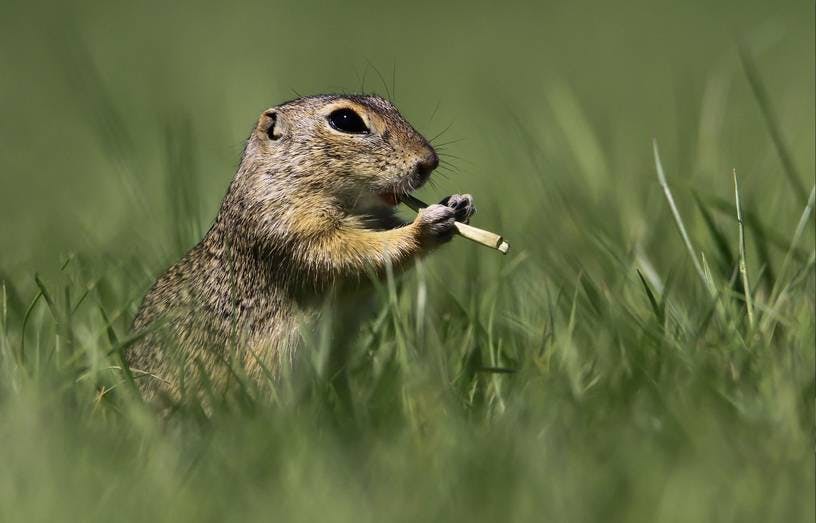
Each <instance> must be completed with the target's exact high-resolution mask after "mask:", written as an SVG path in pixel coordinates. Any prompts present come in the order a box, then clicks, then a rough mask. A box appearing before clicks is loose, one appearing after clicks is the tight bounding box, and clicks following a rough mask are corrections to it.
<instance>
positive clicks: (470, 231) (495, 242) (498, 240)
mask: <svg viewBox="0 0 816 523" xmlns="http://www.w3.org/2000/svg"><path fill="white" fill-rule="evenodd" d="M400 200H401V201H402V203H404V204H405V205H407V206H408V207H410V208H411V209H413V210H414V211H415V212H419V210H420V209H424V208H425V207H428V204H427V203H425V202H423V201H422V200H419V199H417V198H414V197H413V196H411V195H410V194H407V195H405V196H403V197H402V198H400ZM454 226H455V227H456V233H457V234H459V236H461V237H463V238H467V239H468V240H470V241H473V242H476V243H478V244H480V245H484V246H485V247H490V248H491V249H496V250H497V251H499V252H500V253H502V254H507V251H509V250H510V244H509V243H507V242H506V241H504V238H502V237H501V236H499V235H498V234H495V233H492V232H490V231H485V230H484V229H479V228H477V227H473V226H472V225H468V224H466V223H460V222H454Z"/></svg>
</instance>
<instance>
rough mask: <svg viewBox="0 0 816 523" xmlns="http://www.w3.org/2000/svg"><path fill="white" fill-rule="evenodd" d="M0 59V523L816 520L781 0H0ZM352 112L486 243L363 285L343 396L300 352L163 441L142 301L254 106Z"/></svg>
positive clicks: (810, 110)
mask: <svg viewBox="0 0 816 523" xmlns="http://www.w3.org/2000/svg"><path fill="white" fill-rule="evenodd" d="M0 72H2V74H0V177H1V178H0V521H15V522H16V521H21V522H22V521H25V522H30V521H55V520H56V521H184V520H188V521H226V520H229V521H309V522H311V521H371V522H375V521H376V522H380V521H440V522H447V521H558V522H562V521H563V522H567V521H569V522H571V521H644V522H652V521H678V522H679V521H683V522H686V521H688V522H701V521H739V522H745V521H757V522H769V521H785V522H793V521H813V520H814V517H816V509H814V489H815V488H816V480H815V478H814V474H815V472H814V443H815V442H816V439H815V436H816V431H815V430H814V427H815V425H814V411H815V409H814V406H815V402H814V400H815V399H816V378H815V374H816V367H815V366H816V358H815V357H814V354H815V353H816V349H815V348H814V339H815V338H816V319H815V317H816V303H815V301H816V299H815V298H814V293H815V292H816V277H815V276H816V270H815V269H814V263H815V261H816V250H815V248H816V247H814V227H815V225H814V214H813V198H814V193H813V187H814V169H816V166H815V160H814V140H816V136H814V125H815V124H814V92H816V88H815V87H814V7H813V4H812V3H807V2H781V3H780V2H775V3H772V2H754V1H750V2H733V1H727V2H717V3H711V2H702V1H692V2H667V1H663V0H660V1H657V2H646V1H641V0H636V1H635V2H632V3H628V4H626V5H617V3H605V2H590V1H584V0H579V1H577V2H548V3H533V2H529V3H514V2H509V3H502V7H498V6H493V5H492V4H490V3H482V2H472V3H466V4H465V3H462V4H456V3H454V2H451V3H427V4H425V3H422V2H415V3H413V2H412V3H400V4H396V3H395V4H394V5H392V6H387V5H384V4H383V3H381V2H377V3H375V2H368V3H366V2H358V3H354V4H344V5H342V6H341V5H340V4H338V5H324V4H320V3H311V2H292V3H276V2H248V3H245V4H244V5H236V4H233V3H229V2H222V3H218V4H215V3H213V4H212V5H205V4H202V3H185V2H182V3H172V4H169V5H165V4H164V3H161V4H160V3H150V2H148V3H131V4H124V3H123V4H121V5H113V3H110V2H99V1H90V0H88V1H77V2H73V3H72V5H71V7H67V5H66V3H60V2H53V3H51V4H48V3H44V4H35V3H23V2H16V1H14V0H12V1H11V2H7V3H6V4H4V6H3V14H2V15H1V16H0ZM360 90H365V91H373V92H378V93H380V94H382V95H387V96H389V97H390V98H392V99H393V100H395V102H396V104H397V105H398V106H399V107H400V108H401V110H402V112H403V114H405V116H406V117H407V118H408V119H409V120H410V121H411V122H413V123H414V124H415V126H416V127H417V128H418V129H419V130H420V131H421V132H422V133H424V134H425V135H426V136H428V137H435V139H434V143H435V144H436V145H437V146H438V148H439V150H440V152H441V153H442V158H443V164H442V166H441V168H440V170H439V172H438V174H436V175H435V177H434V184H433V185H432V186H429V187H427V188H424V189H423V190H422V191H421V192H420V194H419V195H420V196H421V197H422V198H423V199H428V200H435V199H436V200H438V199H440V198H441V197H443V196H445V195H447V194H450V193H453V192H471V193H473V194H474V195H475V197H476V202H477V206H478V207H479V214H478V216H477V217H476V220H475V222H474V224H475V225H477V226H481V227H485V228H488V229H491V230H495V231H500V232H502V233H503V234H504V236H505V237H506V238H507V239H508V240H509V241H510V242H511V244H512V251H511V253H510V254H509V255H508V256H506V257H501V256H500V255H498V254H495V253H492V252H489V251H487V250H486V249H483V248H480V247H478V246H475V245H472V244H469V243H467V242H465V241H464V240H454V241H453V242H452V243H451V244H450V245H448V246H447V247H446V248H444V249H443V250H441V251H440V252H439V253H437V255H435V256H433V257H432V258H429V259H428V260H426V261H425V262H424V263H423V264H422V265H421V266H419V267H417V268H416V269H414V270H412V271H411V272H410V273H409V274H406V275H405V276H404V277H401V278H398V279H397V280H396V281H394V280H389V281H387V282H385V283H384V284H383V285H381V286H380V287H378V293H379V298H380V301H379V306H378V309H377V311H376V312H375V314H374V316H373V317H372V318H371V320H370V321H368V322H367V323H366V324H365V325H364V327H363V329H362V331H361V333H360V335H359V336H358V337H357V339H356V341H355V343H354V346H353V351H352V358H351V362H350V364H349V366H348V368H347V373H348V377H349V380H350V384H351V391H352V401H351V404H345V403H343V402H341V401H339V400H338V399H337V396H336V394H335V393H334V391H333V390H332V388H331V386H330V380H329V376H326V372H325V370H324V369H325V365H324V362H325V360H326V353H327V351H328V350H330V349H331V343H330V341H327V340H326V339H323V338H322V337H321V335H320V333H319V332H317V333H313V336H312V337H311V340H312V341H311V343H310V347H311V349H310V350H308V351H304V353H303V354H302V355H301V357H302V360H303V363H304V365H302V367H303V369H304V370H303V371H302V372H301V373H299V374H298V375H296V376H291V377H289V378H287V379H285V380H283V381H282V382H281V383H279V384H278V385H277V386H276V389H275V390H276V394H275V395H274V397H262V396H259V395H258V394H256V393H254V392H253V389H252V387H251V386H249V385H248V386H247V389H246V391H245V392H244V393H243V394H239V395H236V396H231V397H230V398H228V399H225V400H224V401H223V402H220V403H219V402H215V404H214V408H213V413H212V415H211V416H209V417H207V416H204V415H202V414H201V412H200V411H198V410H196V409H195V408H192V407H191V408H186V409H181V410H178V411H176V412H174V413H173V414H172V415H170V416H169V418H168V419H166V420H161V419H159V418H158V417H157V416H156V415H155V414H153V413H152V412H150V411H149V410H147V409H146V408H144V406H142V404H141V403H140V402H139V401H138V399H136V398H134V397H133V396H132V395H130V394H128V393H127V389H126V388H125V387H124V386H123V375H122V373H121V372H120V370H119V367H118V365H119V361H120V360H119V355H120V353H121V351H122V350H126V347H127V342H128V326H129V323H130V320H131V319H132V317H133V314H134V313H135V310H136V308H137V307H138V304H139V301H140V299H141V297H142V295H143V294H144V292H145V291H146V290H147V288H148V287H149V285H150V284H151V283H152V281H153V279H154V278H155V277H156V275H157V274H158V273H159V272H160V271H161V270H162V269H163V268H165V267H167V266H168V265H169V264H170V263H172V262H173V261H175V260H176V259H177V258H178V257H179V256H180V255H181V254H182V253H183V252H185V250H186V249H189V248H190V247H191V246H192V245H194V244H195V243H196V242H197V240H198V239H199V238H200V237H201V235H202V233H203V232H204V231H205V230H206V228H207V227H208V226H209V224H210V221H211V220H212V219H213V217H214V215H215V211H216V209H217V206H218V204H219V203H220V199H221V197H222V196H223V194H224V191H225V190H226V187H227V185H228V183H229V180H230V179H231V177H232V174H233V172H234V169H235V166H236V165H237V162H238V158H239V154H240V151H241V148H242V140H243V139H244V138H245V136H246V135H247V134H248V132H249V129H250V127H251V125H252V124H253V122H254V120H255V118H256V117H257V115H258V114H259V113H260V112H261V111H262V110H263V109H265V108H266V107H268V106H271V105H274V104H276V103H278V102H280V101H282V100H285V99H288V98H292V97H295V96H297V93H299V94H311V93H317V92H325V91H360ZM659 173H664V174H665V179H666V180H667V183H668V190H669V191H670V194H671V195H672V197H673V201H674V205H676V213H677V214H676V215H675V213H674V212H673V210H672V208H673V206H672V205H670V203H669V200H668V198H667V195H666V192H664V188H663V186H662V185H661V183H660V177H659ZM734 173H736V181H737V183H738V191H735V177H734ZM737 194H738V199H737ZM738 213H739V216H740V217H741V220H738ZM409 215H410V214H406V216H409ZM681 228H682V230H683V231H685V232H684V233H681V230H680V229H681ZM684 235H686V237H687V240H684ZM741 238H744V241H741ZM741 269H744V270H741Z"/></svg>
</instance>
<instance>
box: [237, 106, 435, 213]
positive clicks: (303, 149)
mask: <svg viewBox="0 0 816 523" xmlns="http://www.w3.org/2000/svg"><path fill="white" fill-rule="evenodd" d="M438 163H439V159H438V157H437V155H436V151H434V149H433V147H432V146H431V145H430V144H429V143H428V140H426V139H425V138H424V137H423V136H422V135H421V134H420V133H418V132H417V131H416V130H415V129H414V128H413V127H412V126H411V124H409V123H408V122H407V121H406V120H405V118H403V117H402V115H401V114H400V113H399V111H398V110H397V108H396V107H394V105H393V104H392V103H391V102H389V101H388V100H385V99H383V98H380V97H378V96H358V95H320V96H307V97H303V98H298V99H296V100H292V101H289V102H286V103H283V104H281V105H278V106H276V107H272V108H270V109H267V110H266V111H264V112H263V113H262V114H261V116H260V118H259V119H258V122H257V125H256V126H255V129H253V132H252V134H251V135H250V138H249V140H248V142H247V149H246V151H245V154H244V159H243V162H242V167H243V169H242V170H244V171H245V172H248V171H249V172H253V173H255V174H256V175H258V174H261V175H265V176H271V177H278V178H280V179H281V182H282V183H287V184H291V185H292V186H293V188H294V187H297V188H299V189H300V188H303V189H305V190H307V191H309V192H321V193H323V194H327V195H329V196H331V197H333V198H336V199H337V201H338V202H341V204H344V205H347V206H360V205H361V204H362V206H372V205H383V206H394V205H396V204H397V203H398V198H399V196H400V195H402V194H407V193H409V192H411V191H413V190H415V189H417V188H419V187H420V186H422V185H423V184H424V183H425V182H426V181H427V180H428V178H429V177H430V174H431V171H433V170H434V169H435V168H436V167H437V165H438ZM246 164H250V165H246Z"/></svg>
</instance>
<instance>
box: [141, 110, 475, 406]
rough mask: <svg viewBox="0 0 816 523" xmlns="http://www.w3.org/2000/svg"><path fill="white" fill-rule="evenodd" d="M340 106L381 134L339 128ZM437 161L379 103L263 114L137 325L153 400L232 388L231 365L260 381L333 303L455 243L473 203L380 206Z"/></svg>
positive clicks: (146, 388)
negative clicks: (328, 300)
mask: <svg viewBox="0 0 816 523" xmlns="http://www.w3.org/2000/svg"><path fill="white" fill-rule="evenodd" d="M340 108H350V109H353V110H354V111H355V112H357V113H358V114H359V115H360V116H361V117H362V118H363V120H364V121H365V123H366V125H367V126H368V128H369V129H370V132H369V133H368V134H345V133H342V132H339V131H338V130H335V129H334V128H332V127H331V126H330V125H329V123H328V120H327V116H328V115H329V114H330V113H331V112H332V111H334V110H337V109H340ZM436 164H437V157H436V153H435V152H434V150H433V148H432V147H431V146H430V144H429V143H428V142H427V140H425V138H423V137H422V136H421V135H420V134H419V133H418V132H416V131H415V130H414V129H413V128H412V127H411V125H410V124H409V123H408V122H406V121H405V120H404V119H403V117H402V116H401V115H400V114H399V112H398V111H397V109H396V108H395V107H394V106H393V105H392V104H391V103H390V102H388V101H386V100H384V99H382V98H379V97H375V96H343V95H321V96H310V97H304V98H300V99H297V100H293V101H290V102H287V103H284V104H281V105H279V106H277V107H273V108H271V109H268V110H267V111H264V112H263V114H261V116H260V118H259V120H258V123H257V125H256V126H255V128H254V129H253V131H252V133H251V135H250V136H249V139H248V140H247V143H246V148H245V150H244V154H243V158H242V161H241V165H240V167H239V168H238V171H237V173H236V174H235V177H234V179H233V181H232V183H231V184H230V187H229V190H228V191H227V194H226V196H225V197H224V200H223V203H222V205H221V208H220V211H219V213H218V216H217V218H216V219H215V223H214V224H213V226H212V228H211V229H210V230H209V231H208V232H207V234H206V235H205V237H204V238H203V239H202V240H201V242H200V243H199V244H198V245H196V246H195V247H194V248H193V249H192V250H191V251H190V252H188V253H187V254H186V255H185V256H184V257H183V258H182V259H181V260H180V261H179V262H177V263H176V264H175V265H173V266H172V267H170V269H168V270H167V271H166V272H165V273H164V274H162V275H161V276H160V277H159V279H158V280H157V281H156V283H155V284H154V285H153V287H152V288H151V289H150V291H149V292H148V294H147V295H146V296H145V298H144V301H143V303H142V305H141V307H140V309H139V311H138V313H137V315H136V318H135V320H134V322H133V331H134V332H136V333H144V335H143V337H142V338H140V339H139V341H138V342H137V343H136V344H135V345H134V346H133V347H131V348H130V349H129V350H128V352H127V354H126V358H127V360H128V364H129V365H130V367H131V369H132V371H133V374H134V376H135V377H136V379H137V383H138V384H139V386H140V388H141V389H142V391H143V393H144V394H145V395H146V396H147V397H153V396H155V394H156V393H157V392H159V391H163V392H169V393H170V394H173V393H177V392H178V390H179V388H180V387H181V386H182V383H183V382H184V381H185V380H186V381H189V382H193V381H195V380H196V379H197V378H198V377H199V372H198V371H200V370H204V371H206V373H207V379H208V380H212V382H213V383H221V382H222V381H223V380H224V378H225V376H226V375H227V374H228V370H227V367H226V366H225V365H224V363H225V362H228V361H231V362H233V363H234V362H238V363H239V364H242V366H243V369H244V371H245V372H246V373H247V374H248V375H249V376H250V377H253V378H258V377H260V376H261V375H262V373H263V372H264V369H267V370H269V371H270V372H272V373H273V374H274V373H277V372H278V371H279V370H280V369H281V368H282V366H283V365H286V364H287V363H288V362H289V361H290V359H291V355H292V351H293V350H294V349H295V348H296V347H297V345H298V340H299V330H298V329H299V326H300V325H301V324H302V323H303V321H305V320H306V319H308V318H309V317H310V316H311V315H313V314H314V311H315V306H316V305H317V304H319V303H320V302H321V300H322V298H323V297H324V296H326V295H327V294H329V293H331V292H333V291H334V290H335V289H337V288H338V287H342V286H349V284H353V283H356V282H364V281H366V280H367V278H368V276H367V275H368V274H370V273H382V272H383V271H384V270H385V268H386V266H387V265H389V264H390V265H391V266H393V267H395V268H399V267H402V266H405V265H406V263H407V262H409V261H410V260H411V259H412V258H414V257H416V256H419V255H422V254H424V253H426V252H428V251H429V250H431V249H432V248H434V247H436V246H438V245H439V244H441V243H443V242H445V241H447V240H448V239H449V238H450V237H451V235H452V233H453V221H454V220H459V221H467V219H468V218H469V217H470V215H471V214H472V212H473V207H472V202H471V199H470V197H469V196H468V195H465V196H459V195H454V196H452V197H450V198H448V199H446V200H445V201H444V205H443V204H438V205H432V206H430V207H428V208H427V209H424V210H423V211H422V212H420V213H419V215H418V216H417V218H416V219H415V220H414V221H413V222H412V223H409V224H404V223H402V222H401V221H400V220H399V219H398V218H397V217H396V216H395V215H394V213H393V209H392V208H391V207H389V206H388V205H386V204H385V203H384V202H383V200H382V199H380V198H379V197H378V196H377V195H378V194H383V193H393V194H400V193H407V192H410V191H412V190H413V189H415V188H417V187H418V186H420V185H422V184H423V183H424V182H425V181H426V179H427V177H428V176H429V175H430V172H431V170H433V168H435V167H436ZM351 286H353V285H351ZM170 347H173V348H172V349H171V348H170Z"/></svg>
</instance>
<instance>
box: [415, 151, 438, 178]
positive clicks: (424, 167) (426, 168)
mask: <svg viewBox="0 0 816 523" xmlns="http://www.w3.org/2000/svg"><path fill="white" fill-rule="evenodd" d="M438 165H439V157H438V156H437V155H436V151H434V150H433V149H431V150H430V151H428V154H426V155H425V157H424V158H422V159H421V160H419V161H418V162H417V164H416V172H418V173H419V174H420V175H421V176H422V177H428V176H430V174H431V171H433V170H434V169H436V168H437V166H438Z"/></svg>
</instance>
